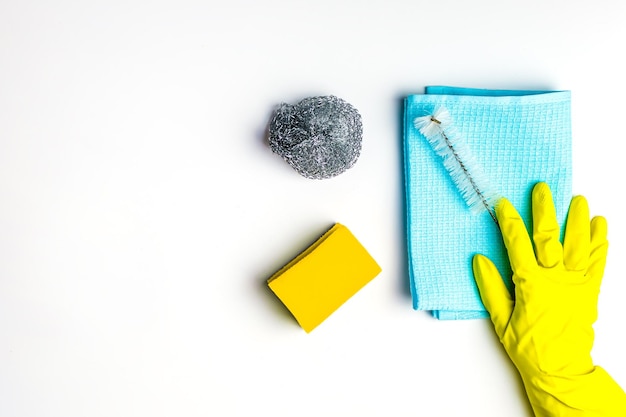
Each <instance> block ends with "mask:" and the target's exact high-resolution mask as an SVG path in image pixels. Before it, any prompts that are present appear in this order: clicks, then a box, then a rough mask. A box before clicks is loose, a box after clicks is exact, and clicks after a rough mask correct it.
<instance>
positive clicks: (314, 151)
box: [269, 96, 363, 179]
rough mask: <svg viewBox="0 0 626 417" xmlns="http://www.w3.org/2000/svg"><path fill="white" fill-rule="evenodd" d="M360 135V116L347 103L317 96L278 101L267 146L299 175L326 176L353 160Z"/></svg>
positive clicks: (332, 175) (361, 133) (361, 127)
mask: <svg viewBox="0 0 626 417" xmlns="http://www.w3.org/2000/svg"><path fill="white" fill-rule="evenodd" d="M362 135H363V126H362V122H361V115H360V114H359V112H358V111H357V110H356V109H355V108H354V107H353V106H352V105H351V104H349V103H347V102H346V101H344V100H342V99H340V98H338V97H335V96H318V97H309V98H305V99H304V100H302V101H300V102H299V103H298V104H295V105H290V104H286V103H282V104H281V105H280V106H279V107H278V108H277V109H276V110H275V112H274V114H273V117H272V120H271V122H270V126H269V145H270V149H271V150H272V151H273V152H274V153H276V154H278V155H280V156H281V157H282V158H283V159H284V160H285V161H287V163H289V165H291V166H292V167H293V168H294V169H295V170H296V171H297V172H298V173H299V174H300V175H302V176H304V177H306V178H311V179H326V178H331V177H335V176H337V175H339V174H341V173H343V172H344V171H346V170H347V169H349V168H351V167H352V166H353V165H354V164H355V163H356V161H357V159H358V158H359V154H360V153H361V141H362Z"/></svg>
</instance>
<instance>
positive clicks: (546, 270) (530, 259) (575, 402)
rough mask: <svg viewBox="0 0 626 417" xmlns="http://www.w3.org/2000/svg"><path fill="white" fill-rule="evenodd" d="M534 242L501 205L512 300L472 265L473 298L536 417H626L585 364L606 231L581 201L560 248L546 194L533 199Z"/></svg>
mask: <svg viewBox="0 0 626 417" xmlns="http://www.w3.org/2000/svg"><path fill="white" fill-rule="evenodd" d="M532 210H533V241H534V249H533V242H531V239H530V237H529V235H528V232H527V230H526V227H525V225H524V222H523V220H522V218H521V217H520V215H519V214H518V212H517V210H516V209H515V208H514V207H513V205H512V204H511V203H510V202H509V201H508V200H506V199H502V200H501V201H500V202H499V203H498V204H497V206H496V215H497V217H498V221H499V224H500V228H501V230H502V236H503V238H504V244H505V246H506V248H507V251H508V255H509V260H510V263H511V269H512V270H513V283H514V285H515V296H514V297H512V296H511V294H510V293H509V291H508V289H507V288H506V286H505V284H504V282H503V280H502V278H501V276H500V274H499V272H498V271H497V269H496V267H495V265H494V264H493V262H491V261H490V260H489V259H488V258H486V257H484V256H482V255H476V256H475V257H474V259H473V269H474V275H475V278H476V282H477V284H478V288H479V290H480V296H481V298H482V301H483V303H484V305H485V308H486V309H487V311H489V314H490V316H491V320H492V321H493V324H494V327H495V330H496V333H497V335H498V337H499V338H500V341H501V342H502V344H503V345H504V348H505V350H506V352H507V353H508V355H509V357H510V358H511V360H512V361H513V363H514V364H515V366H516V367H517V369H518V370H519V373H520V375H521V377H522V380H523V383H524V386H525V388H526V392H527V394H528V398H529V400H530V403H531V406H532V408H533V411H534V412H535V415H536V416H537V417H548V416H549V417H554V416H569V417H572V416H585V417H590V416H594V417H595V416H612V417H619V416H626V394H625V393H624V391H623V390H622V389H621V388H620V387H619V386H618V385H617V383H616V382H615V381H614V380H613V379H612V378H611V377H610V376H609V374H608V373H607V372H606V371H605V370H604V369H602V368H601V367H599V366H594V364H593V361H592V359H591V348H592V346H593V339H594V332H593V327H592V325H593V323H594V322H595V320H596V317H597V302H598V294H599V291H600V282H601V280H602V274H603V272H604V265H605V262H606V255H607V248H608V242H607V238H606V236H607V223H606V220H605V219H604V218H603V217H594V218H593V219H592V220H591V221H589V208H588V205H587V201H586V200H585V198H584V197H582V196H576V197H574V198H573V199H572V201H571V204H570V208H569V213H568V218H567V225H566V228H565V237H564V240H563V244H561V241H560V229H559V225H558V222H557V219H556V213H555V208H554V202H553V200H552V194H551V192H550V188H549V187H548V186H547V185H546V184H545V183H539V184H537V185H536V186H535V187H534V189H533V193H532Z"/></svg>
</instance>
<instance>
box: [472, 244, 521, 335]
mask: <svg viewBox="0 0 626 417" xmlns="http://www.w3.org/2000/svg"><path fill="white" fill-rule="evenodd" d="M472 269H473V270H474V278H475V279H476V284H477V285H478V291H479V292H480V298H481V300H482V301H483V304H484V305H485V308H486V309H487V311H488V312H489V315H490V317H491V321H492V322H493V325H494V328H495V330H496V334H497V335H498V337H500V338H502V336H503V335H504V331H505V330H506V327H507V325H508V324H509V320H510V319H511V314H512V313H513V304H514V303H513V298H512V297H511V294H510V293H509V290H508V289H507V288H506V285H504V281H503V280H502V277H501V276H500V273H499V272H498V269H497V268H496V266H495V265H494V264H493V262H491V260H490V259H489V258H487V257H485V256H483V255H475V256H474V258H473V259H472Z"/></svg>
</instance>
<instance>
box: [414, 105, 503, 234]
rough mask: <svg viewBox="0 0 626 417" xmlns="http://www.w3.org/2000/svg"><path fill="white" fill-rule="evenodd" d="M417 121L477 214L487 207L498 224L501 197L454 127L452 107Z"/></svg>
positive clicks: (441, 108) (436, 111) (466, 201)
mask: <svg viewBox="0 0 626 417" xmlns="http://www.w3.org/2000/svg"><path fill="white" fill-rule="evenodd" d="M413 124H414V126H415V128H416V129H418V130H419V131H420V133H421V134H422V135H424V137H425V138H426V139H427V140H428V142H429V143H430V145H431V146H432V148H433V150H434V151H435V152H436V153H437V155H439V156H440V157H441V158H442V159H443V165H444V167H445V168H446V170H447V171H448V173H449V174H450V177H451V178H452V181H453V182H454V184H455V186H456V187H457V189H458V191H459V193H460V194H461V196H462V197H463V200H464V201H465V203H466V204H467V206H468V207H469V208H470V210H472V212H474V213H479V212H482V211H484V210H486V211H488V212H489V214H490V215H491V216H492V218H493V219H494V221H496V223H497V220H496V219H495V217H494V215H493V206H494V205H495V204H496V202H497V201H498V200H499V199H500V196H499V194H498V193H497V192H495V191H494V188H493V187H492V186H491V183H490V181H489V179H488V178H487V176H486V175H485V174H484V172H483V170H482V168H481V167H480V166H479V164H478V163H477V162H476V160H475V159H474V157H473V156H472V154H471V152H470V149H469V147H468V146H467V144H466V143H465V141H463V140H462V138H461V137H460V135H458V134H457V132H456V131H455V129H453V126H452V118H451V116H450V113H449V112H448V110H447V109H446V108H444V107H439V108H437V109H436V110H435V111H434V112H433V114H429V115H426V116H422V117H417V118H415V119H414V120H413Z"/></svg>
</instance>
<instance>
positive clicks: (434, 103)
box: [404, 86, 572, 319]
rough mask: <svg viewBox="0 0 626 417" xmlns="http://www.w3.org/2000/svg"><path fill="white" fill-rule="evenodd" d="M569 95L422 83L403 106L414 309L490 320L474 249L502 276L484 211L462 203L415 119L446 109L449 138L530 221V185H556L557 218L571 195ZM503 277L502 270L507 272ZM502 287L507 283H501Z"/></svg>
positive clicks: (498, 242)
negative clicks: (478, 283) (480, 290)
mask: <svg viewBox="0 0 626 417" xmlns="http://www.w3.org/2000/svg"><path fill="white" fill-rule="evenodd" d="M570 101H571V94H570V92H569V91H535V90H530V91H529V90H521V91H520V90H482V89H468V88H457V87H439V86H434V87H427V88H426V91H425V94H414V95H410V96H408V97H406V99H405V103H404V165H405V200H406V201H405V203H406V239H407V251H408V264H409V265H408V273H409V280H410V290H411V294H412V299H413V307H414V308H415V309H417V310H426V311H430V312H431V313H432V315H433V316H434V317H436V318H438V319H473V318H481V317H488V314H487V311H486V310H485V308H484V306H483V304H482V302H481V299H480V296H479V294H478V289H477V287H476V282H475V281H474V277H473V273H472V267H471V264H472V256H473V255H474V254H475V253H476V252H480V253H484V254H486V255H487V256H489V257H490V258H491V259H492V260H493V262H494V263H495V264H496V266H497V267H498V268H499V269H500V270H501V271H503V273H505V272H506V271H507V270H508V271H509V272H510V267H509V263H508V258H507V255H506V250H505V248H504V245H503V244H502V238H501V236H500V230H499V228H498V226H497V225H496V224H495V223H494V221H493V220H492V219H491V217H490V215H489V213H488V212H487V211H486V210H483V211H482V212H480V213H478V214H476V213H474V212H473V211H472V210H470V209H468V205H467V203H466V201H465V200H464V198H463V196H462V195H461V193H460V192H459V190H458V189H457V186H456V185H455V184H454V182H453V180H452V177H451V175H450V173H449V171H448V170H447V169H446V167H445V166H444V164H442V157H441V156H440V155H438V154H437V152H436V151H435V150H433V147H432V146H431V144H430V143H429V141H428V139H427V138H426V137H425V136H424V134H423V133H421V132H420V129H419V128H416V126H415V119H416V118H419V117H423V116H429V115H433V114H434V113H435V111H436V110H437V109H440V108H445V109H446V110H447V112H448V113H449V117H450V120H451V123H450V125H451V126H452V127H453V129H454V135H453V136H455V137H456V139H459V140H462V141H463V143H464V144H465V146H466V147H467V149H468V150H469V151H470V152H471V155H472V158H473V159H474V162H475V164H474V166H476V167H480V169H481V171H482V173H483V174H484V175H485V177H486V178H487V179H489V180H490V182H491V184H492V186H493V187H494V188H495V190H496V191H497V194H500V195H503V196H506V197H507V198H508V199H509V200H510V201H511V202H513V204H515V206H516V207H518V208H519V210H520V213H521V215H522V217H523V218H524V219H526V220H529V219H530V213H531V211H530V204H529V201H528V195H529V193H530V190H531V189H532V186H533V185H534V184H535V183H536V182H537V181H542V180H543V181H547V182H549V183H550V184H553V185H554V190H555V193H554V198H555V203H556V207H557V216H558V218H559V220H560V221H562V220H563V219H564V215H565V213H566V211H567V205H568V203H569V198H570V196H571V180H572V159H571V142H572V137H571V124H570ZM505 276H506V275H505ZM507 285H510V282H509V283H508V284H507Z"/></svg>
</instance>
